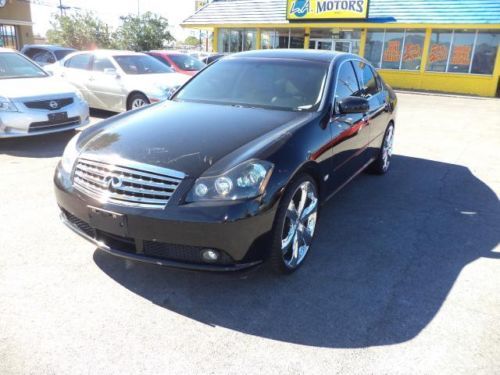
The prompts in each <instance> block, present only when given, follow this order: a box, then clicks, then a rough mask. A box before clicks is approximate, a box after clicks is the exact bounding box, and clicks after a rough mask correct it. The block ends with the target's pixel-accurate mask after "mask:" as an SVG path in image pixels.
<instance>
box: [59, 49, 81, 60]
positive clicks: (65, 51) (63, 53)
mask: <svg viewBox="0 0 500 375" xmlns="http://www.w3.org/2000/svg"><path fill="white" fill-rule="evenodd" d="M75 51H76V49H59V50H57V51H54V55H56V59H57V60H62V59H64V58H65V57H66V56H67V55H69V54H70V53H71V52H75Z"/></svg>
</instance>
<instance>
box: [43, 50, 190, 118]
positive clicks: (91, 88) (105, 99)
mask: <svg viewBox="0 0 500 375" xmlns="http://www.w3.org/2000/svg"><path fill="white" fill-rule="evenodd" d="M51 71H52V72H53V74H54V75H56V76H59V77H63V78H64V79H66V80H67V81H68V82H71V83H72V84H73V85H74V86H75V87H76V88H78V89H79V90H80V91H81V92H82V94H83V96H84V97H85V98H86V99H87V102H88V103H89V105H90V107H91V108H98V109H104V110H108V111H115V112H122V111H126V110H130V109H134V108H139V107H142V106H145V105H148V104H150V103H156V102H159V101H162V100H165V99H167V98H168V97H169V95H171V94H172V92H173V91H175V90H176V89H177V88H178V87H180V86H181V85H183V84H184V83H185V82H186V81H187V80H188V79H189V77H187V76H185V75H183V74H179V73H175V72H174V71H173V70H172V69H170V68H168V67H167V66H165V64H162V63H160V62H159V61H157V60H156V59H154V58H152V57H151V56H148V55H146V54H144V53H136V52H130V51H114V50H97V51H86V52H75V53H73V54H70V55H68V56H66V57H65V58H64V59H63V60H61V61H60V63H59V64H57V65H56V66H53V67H51Z"/></svg>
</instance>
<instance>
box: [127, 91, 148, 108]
mask: <svg viewBox="0 0 500 375" xmlns="http://www.w3.org/2000/svg"><path fill="white" fill-rule="evenodd" d="M148 104H149V99H148V98H147V97H146V95H144V94H141V93H140V92H137V93H134V94H132V95H130V98H129V99H128V104H127V110H131V109H136V108H141V107H144V106H146V105H148Z"/></svg>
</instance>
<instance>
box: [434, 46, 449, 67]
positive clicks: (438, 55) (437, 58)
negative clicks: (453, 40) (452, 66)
mask: <svg viewBox="0 0 500 375" xmlns="http://www.w3.org/2000/svg"><path fill="white" fill-rule="evenodd" d="M447 59H448V45H447V44H433V45H432V47H431V53H430V54H429V62H430V63H436V62H441V61H444V62H446V60H447Z"/></svg>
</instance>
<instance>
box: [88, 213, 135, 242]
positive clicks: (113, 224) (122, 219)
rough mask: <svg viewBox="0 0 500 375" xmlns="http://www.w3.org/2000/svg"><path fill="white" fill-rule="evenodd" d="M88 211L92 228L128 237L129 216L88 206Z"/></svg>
mask: <svg viewBox="0 0 500 375" xmlns="http://www.w3.org/2000/svg"><path fill="white" fill-rule="evenodd" d="M88 209H89V219H90V225H91V226H92V227H94V228H96V229H100V230H102V231H105V232H109V233H113V234H116V235H118V236H122V237H126V236H127V216H125V215H122V214H118V213H116V212H112V211H106V210H103V209H101V208H97V207H92V206H88Z"/></svg>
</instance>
